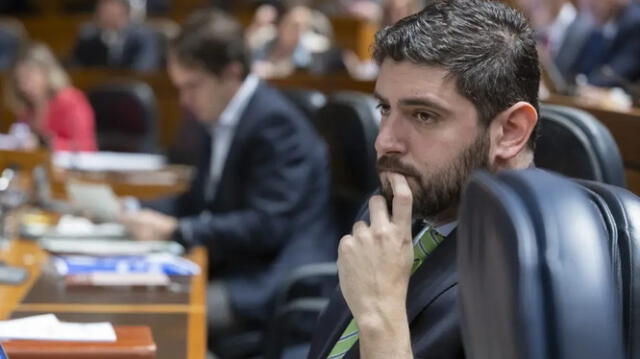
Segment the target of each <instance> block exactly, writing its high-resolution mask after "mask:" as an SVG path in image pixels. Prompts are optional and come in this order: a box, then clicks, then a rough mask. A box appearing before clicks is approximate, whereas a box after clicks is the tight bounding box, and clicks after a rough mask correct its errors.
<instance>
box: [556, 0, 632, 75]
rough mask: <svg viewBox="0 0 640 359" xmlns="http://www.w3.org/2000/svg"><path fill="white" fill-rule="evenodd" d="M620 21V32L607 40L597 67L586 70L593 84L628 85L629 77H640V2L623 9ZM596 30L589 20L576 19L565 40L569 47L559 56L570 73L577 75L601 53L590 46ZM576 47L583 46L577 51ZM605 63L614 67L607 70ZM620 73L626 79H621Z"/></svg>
mask: <svg viewBox="0 0 640 359" xmlns="http://www.w3.org/2000/svg"><path fill="white" fill-rule="evenodd" d="M616 25H617V32H616V35H615V36H614V37H613V38H612V39H611V40H608V41H606V42H605V44H604V49H603V50H602V52H601V54H600V56H598V57H597V61H596V63H595V66H593V70H591V71H590V72H588V73H586V75H587V78H588V79H589V83H591V84H593V85H596V86H603V87H613V86H622V87H625V84H624V81H625V80H626V81H629V82H636V81H639V80H640V4H638V3H636V2H635V1H632V2H631V3H630V4H629V5H628V6H627V8H625V9H624V10H622V12H621V13H620V16H619V17H618V19H617V21H616ZM592 31H594V27H593V25H590V24H587V23H585V22H575V23H574V24H572V26H570V27H569V30H568V33H567V38H566V40H565V41H564V43H563V47H564V46H565V45H566V48H563V49H562V50H561V51H560V53H559V54H558V57H557V58H556V63H557V64H558V67H559V68H560V69H561V71H562V72H563V73H565V74H567V76H575V75H576V71H578V69H580V68H582V67H584V66H583V65H584V62H589V63H590V64H591V62H592V61H593V57H594V56H597V54H596V55H594V54H590V53H589V49H588V44H589V41H590V38H591V37H592V36H593V35H592V34H591V32H592ZM576 48H580V50H579V51H576ZM592 65H593V64H592ZM605 66H608V67H610V69H611V70H612V71H610V72H609V73H607V70H604V69H605ZM588 67H592V66H588ZM611 72H612V73H611ZM618 77H620V78H622V79H624V80H623V81H620V80H619V79H618ZM570 80H573V79H570Z"/></svg>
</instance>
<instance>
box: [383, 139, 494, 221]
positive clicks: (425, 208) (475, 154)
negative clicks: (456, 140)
mask: <svg viewBox="0 0 640 359" xmlns="http://www.w3.org/2000/svg"><path fill="white" fill-rule="evenodd" d="M377 169H378V173H380V172H382V171H391V172H397V173H399V174H402V175H404V176H405V177H407V178H409V177H412V178H413V179H414V180H415V181H416V182H418V184H419V187H418V188H417V189H414V190H413V216H414V218H423V219H440V218H439V217H440V216H442V215H444V214H445V212H448V211H450V210H455V208H457V206H458V203H459V202H460V196H461V193H462V189H463V187H464V185H465V184H466V182H467V180H468V179H469V177H470V176H471V173H472V172H473V171H475V170H479V169H485V170H490V166H489V136H488V131H484V132H483V133H482V134H480V135H479V136H478V138H477V139H476V140H475V141H474V142H473V143H472V144H471V145H469V146H468V147H467V148H465V149H464V150H463V151H462V153H461V154H460V155H459V156H458V157H457V158H455V159H454V161H453V163H451V164H450V165H449V166H447V167H446V168H445V169H443V170H441V171H440V172H438V173H420V171H419V170H418V169H416V168H415V167H413V166H409V165H406V164H403V163H402V162H400V159H399V158H398V157H396V156H389V155H385V156H382V157H380V158H379V159H378V161H377ZM380 182H381V184H382V195H383V196H384V197H385V199H386V200H387V205H388V206H389V207H391V203H392V200H393V191H392V189H391V186H390V184H389V183H388V182H385V181H380ZM389 210H390V211H391V208H389Z"/></svg>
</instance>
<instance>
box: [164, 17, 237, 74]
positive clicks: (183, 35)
mask: <svg viewBox="0 0 640 359" xmlns="http://www.w3.org/2000/svg"><path fill="white" fill-rule="evenodd" d="M169 51H170V53H171V54H172V55H174V56H175V57H176V59H177V60H178V61H179V62H180V63H181V64H182V65H185V66H189V67H197V68H202V69H204V70H206V71H208V72H210V73H212V74H214V75H216V76H217V75H220V74H221V73H222V71H223V70H224V69H225V68H226V67H227V66H228V65H229V64H231V63H235V62H237V63H240V64H241V65H242V68H243V77H244V76H246V74H247V72H248V68H249V66H248V62H247V57H246V50H245V43H244V33H243V28H242V26H241V25H240V24H239V23H238V22H237V21H236V20H234V19H233V18H232V17H230V16H229V15H227V14H225V13H224V12H222V11H219V10H201V11H197V12H195V13H193V14H192V15H190V16H189V18H188V19H187V21H186V22H185V23H184V24H183V25H182V28H181V30H180V33H179V34H178V35H177V36H176V37H175V38H173V39H172V40H171V41H170V42H169Z"/></svg>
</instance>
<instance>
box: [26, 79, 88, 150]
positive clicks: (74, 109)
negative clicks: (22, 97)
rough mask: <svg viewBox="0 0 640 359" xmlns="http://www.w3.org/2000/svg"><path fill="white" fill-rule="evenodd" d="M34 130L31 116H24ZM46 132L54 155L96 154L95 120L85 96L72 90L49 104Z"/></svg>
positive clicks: (44, 130) (43, 128)
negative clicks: (70, 153)
mask: <svg viewBox="0 0 640 359" xmlns="http://www.w3.org/2000/svg"><path fill="white" fill-rule="evenodd" d="M21 117H22V119H23V120H26V121H25V122H27V123H29V124H30V125H32V126H33V123H32V121H30V120H31V118H32V115H31V114H25V116H21ZM41 132H43V133H44V134H45V135H46V136H47V137H48V138H49V140H50V141H51V142H50V143H51V149H52V150H54V151H96V150H97V146H96V135H95V116H94V113H93V108H91V105H90V104H89V101H88V100H87V97H86V96H85V95H84V93H83V92H82V91H80V90H78V89H75V88H73V87H71V86H69V87H67V88H65V89H62V90H60V91H58V93H57V94H56V95H55V96H54V97H52V98H51V99H50V100H49V104H48V108H47V116H46V117H45V119H44V123H43V124H42V128H41Z"/></svg>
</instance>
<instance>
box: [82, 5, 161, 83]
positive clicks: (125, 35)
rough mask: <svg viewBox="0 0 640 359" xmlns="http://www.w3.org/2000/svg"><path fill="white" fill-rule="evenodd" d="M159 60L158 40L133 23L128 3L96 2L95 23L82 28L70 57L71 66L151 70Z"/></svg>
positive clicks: (138, 24)
mask: <svg viewBox="0 0 640 359" xmlns="http://www.w3.org/2000/svg"><path fill="white" fill-rule="evenodd" d="M161 59H162V49H161V48H160V39H159V37H158V36H157V35H156V34H155V33H154V32H153V31H151V30H149V29H148V28H146V27H145V26H144V25H143V24H140V23H138V22H135V21H133V16H132V8H131V4H130V3H129V0H99V1H98V2H97V4H96V12H95V20H94V22H92V23H90V24H86V25H84V26H83V27H82V28H81V30H80V34H79V35H78V39H77V40H76V44H75V46H74V48H73V52H72V54H71V59H70V62H71V64H72V65H74V66H82V67H109V68H116V69H131V70H136V71H152V70H156V69H159V67H160V64H161Z"/></svg>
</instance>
